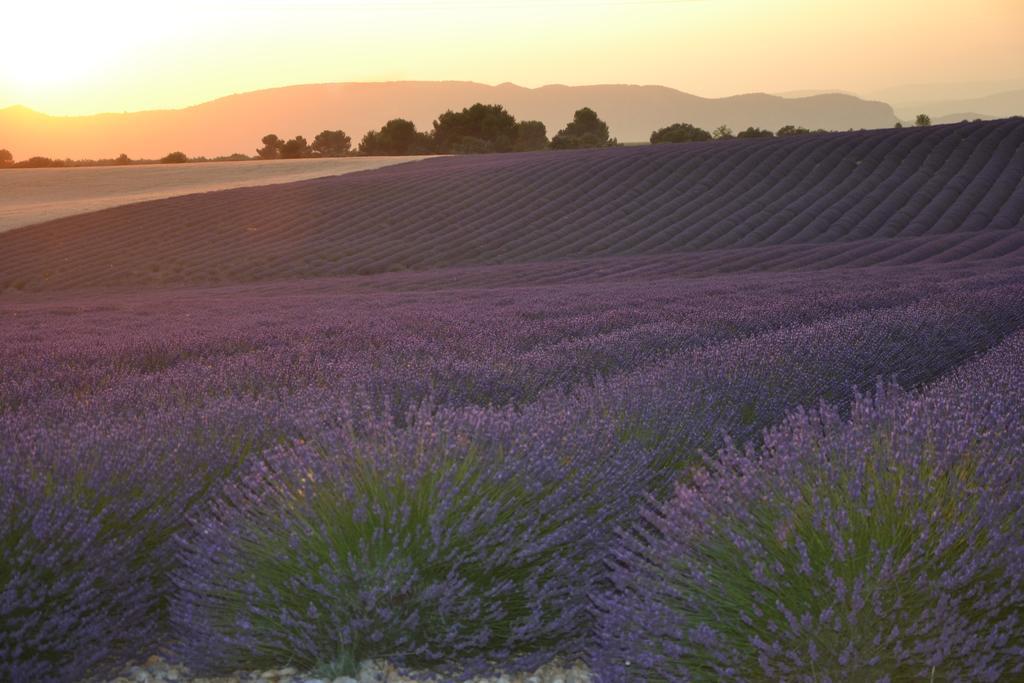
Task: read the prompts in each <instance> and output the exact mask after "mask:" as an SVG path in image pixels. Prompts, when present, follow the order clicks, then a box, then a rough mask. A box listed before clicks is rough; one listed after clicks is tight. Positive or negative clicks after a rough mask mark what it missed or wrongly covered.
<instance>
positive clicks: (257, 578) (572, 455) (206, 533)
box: [174, 409, 648, 676]
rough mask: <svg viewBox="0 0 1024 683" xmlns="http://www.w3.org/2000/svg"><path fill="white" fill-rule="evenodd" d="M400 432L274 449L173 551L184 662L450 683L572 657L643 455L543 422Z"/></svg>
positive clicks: (459, 421)
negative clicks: (399, 673) (448, 679)
mask: <svg viewBox="0 0 1024 683" xmlns="http://www.w3.org/2000/svg"><path fill="white" fill-rule="evenodd" d="M409 422H410V423H411V426H410V427H408V428H406V429H398V428H397V427H396V426H395V425H394V424H384V423H382V424H381V426H379V427H373V428H370V429H369V433H365V434H364V435H363V436H362V437H358V436H356V435H355V434H354V429H355V428H354V426H348V427H345V428H344V429H341V430H339V431H335V432H332V433H330V434H326V435H323V436H321V437H319V438H317V439H316V440H315V441H311V442H307V443H299V444H295V445H293V446H290V447H286V448H282V449H279V450H277V451H275V452H273V453H271V454H269V455H268V457H267V458H266V459H265V460H263V461H262V462H261V463H260V464H259V465H258V466H257V467H256V468H255V469H254V470H253V471H252V472H251V473H250V474H249V475H248V476H247V477H246V478H245V479H244V480H243V481H241V482H240V483H239V484H237V485H235V486H233V487H229V488H228V489H226V491H225V497H224V499H223V500H222V501H221V503H220V504H219V505H217V506H216V507H215V508H214V509H213V510H212V511H211V513H210V514H209V515H207V516H206V517H205V518H204V519H203V520H202V521H201V522H200V523H199V524H198V526H197V529H196V530H195V532H194V533H191V534H189V535H188V536H187V537H185V538H184V539H183V541H182V557H181V566H182V567H183V568H184V569H183V570H182V571H181V572H180V574H179V575H178V576H177V579H176V580H177V584H178V585H179V586H180V592H179V594H178V597H177V598H176V604H175V609H174V621H175V624H176V625H177V626H178V627H179V632H180V640H181V646H180V649H181V652H180V654H181V655H182V656H183V657H184V658H185V659H186V660H187V661H189V662H193V663H194V664H195V665H196V666H197V667H199V668H200V669H203V670H209V671H231V670H233V669H236V668H240V667H243V666H244V667H247V668H252V667H254V666H271V665H274V664H279V663H281V662H284V661H291V662H293V663H295V664H296V665H298V666H302V667H304V668H307V669H311V668H314V667H316V666H321V667H322V666H325V665H329V664H330V663H332V662H339V661H341V662H344V661H348V662H358V661H360V660H363V659H365V658H375V657H382V656H387V657H388V658H389V659H392V660H393V661H396V662H397V663H398V664H400V665H403V666H407V667H409V666H411V667H416V668H436V669H439V670H440V671H442V672H444V673H445V674H446V675H450V676H456V675H459V676H461V675H469V674H471V673H479V672H482V671H485V670H489V669H492V668H494V667H504V668H508V669H528V668H533V667H536V666H538V665H540V664H542V663H544V662H546V661H549V660H550V659H551V658H552V657H554V656H558V655H572V654H578V652H580V651H581V648H582V642H581V641H582V639H583V638H584V637H585V635H586V634H587V632H588V630H589V628H588V627H589V622H590V618H591V617H590V615H589V613H588V610H587V597H586V596H587V595H588V593H589V592H591V591H592V590H593V589H594V588H595V586H596V582H597V581H598V580H599V579H600V577H601V574H602V572H601V568H600V561H599V554H600V548H601V547H603V546H604V545H605V543H606V542H607V541H608V540H609V538H610V531H611V529H612V528H613V527H614V526H615V525H616V524H619V523H622V522H623V521H624V520H625V519H627V518H628V515H630V514H631V512H630V511H631V510H632V509H634V508H633V506H632V505H631V504H630V502H631V499H632V500H636V499H637V498H638V496H639V494H640V491H641V490H642V487H644V486H645V485H646V483H647V479H646V478H645V475H644V472H645V471H646V468H647V465H648V463H647V461H646V460H645V458H644V454H643V453H642V452H640V451H638V450H637V449H636V448H635V447H634V446H621V445H619V444H618V443H617V441H616V439H615V436H614V434H613V433H612V432H611V431H610V430H603V432H602V430H600V429H594V430H591V431H581V430H579V429H571V428H565V426H559V424H558V423H559V420H558V418H557V417H554V418H551V417H550V416H549V419H547V420H545V421H543V422H531V423H529V424H524V423H521V422H519V421H518V419H517V418H515V417H514V413H513V412H511V411H508V412H505V411H501V412H488V411H482V410H479V409H468V410H465V411H442V412H439V413H438V414H436V415H431V411H429V410H423V411H420V412H419V413H417V414H416V415H415V416H414V417H413V416H411V417H410V418H409ZM362 428H363V429H364V430H366V426H365V425H363V427H362ZM454 667H458V669H457V670H455V669H454Z"/></svg>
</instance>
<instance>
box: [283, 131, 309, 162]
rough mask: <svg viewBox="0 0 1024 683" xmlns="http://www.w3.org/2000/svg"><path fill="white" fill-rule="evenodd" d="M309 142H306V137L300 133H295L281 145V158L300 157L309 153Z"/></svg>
mask: <svg viewBox="0 0 1024 683" xmlns="http://www.w3.org/2000/svg"><path fill="white" fill-rule="evenodd" d="M311 151H312V150H310V148H309V143H308V142H306V138H304V137H302V136H301V135H296V136H295V137H293V138H292V139H291V140H289V141H288V142H286V143H284V144H283V145H281V158H282V159H301V158H303V157H308V156H309V155H310V152H311Z"/></svg>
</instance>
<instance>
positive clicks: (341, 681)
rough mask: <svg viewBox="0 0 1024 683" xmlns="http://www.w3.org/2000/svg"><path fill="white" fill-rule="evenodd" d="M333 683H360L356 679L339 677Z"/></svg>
mask: <svg viewBox="0 0 1024 683" xmlns="http://www.w3.org/2000/svg"><path fill="white" fill-rule="evenodd" d="M331 683H359V681H357V680H356V679H354V678H352V677H351V676H338V677H337V678H335V679H334V680H333V681H331Z"/></svg>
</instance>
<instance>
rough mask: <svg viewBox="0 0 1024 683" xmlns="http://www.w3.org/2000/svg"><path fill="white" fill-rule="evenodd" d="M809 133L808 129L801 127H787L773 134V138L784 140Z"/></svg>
mask: <svg viewBox="0 0 1024 683" xmlns="http://www.w3.org/2000/svg"><path fill="white" fill-rule="evenodd" d="M810 132H811V131H810V129H808V128H804V127H802V126H793V125H788V126H783V127H782V128H779V130H778V131H776V132H775V137H777V138H784V137H788V136H790V135H807V134H808V133H810Z"/></svg>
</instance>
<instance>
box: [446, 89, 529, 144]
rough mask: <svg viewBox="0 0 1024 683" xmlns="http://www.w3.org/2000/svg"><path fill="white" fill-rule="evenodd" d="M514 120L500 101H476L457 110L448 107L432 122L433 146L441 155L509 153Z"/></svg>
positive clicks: (514, 139) (513, 135) (514, 130)
mask: <svg viewBox="0 0 1024 683" xmlns="http://www.w3.org/2000/svg"><path fill="white" fill-rule="evenodd" d="M517 134H518V129H517V127H516V119H515V117H514V116H512V115H511V114H509V113H508V112H507V111H506V110H505V108H504V107H503V106H501V105H500V104H481V103H479V102H477V103H476V104H474V105H473V106H471V107H467V108H465V109H463V110H462V111H460V112H454V111H452V110H450V109H449V110H448V111H446V112H445V113H443V114H441V115H440V116H439V117H437V120H436V121H434V132H433V137H434V149H435V150H436V151H438V152H440V153H442V154H467V153H477V152H510V151H512V149H513V146H514V145H515V143H516V137H517Z"/></svg>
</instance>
